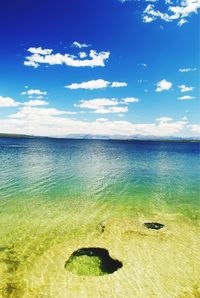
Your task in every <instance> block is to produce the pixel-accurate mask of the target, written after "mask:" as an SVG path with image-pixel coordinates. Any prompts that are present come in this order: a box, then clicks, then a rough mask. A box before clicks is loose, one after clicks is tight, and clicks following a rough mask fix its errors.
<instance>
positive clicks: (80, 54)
mask: <svg viewBox="0 0 200 298" xmlns="http://www.w3.org/2000/svg"><path fill="white" fill-rule="evenodd" d="M79 57H80V58H81V59H84V58H86V57H87V54H86V53H85V52H80V53H79Z"/></svg>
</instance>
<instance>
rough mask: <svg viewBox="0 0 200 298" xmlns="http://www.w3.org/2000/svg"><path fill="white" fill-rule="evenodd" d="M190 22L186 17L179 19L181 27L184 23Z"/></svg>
mask: <svg viewBox="0 0 200 298" xmlns="http://www.w3.org/2000/svg"><path fill="white" fill-rule="evenodd" d="M186 23H188V21H187V20H186V19H180V21H178V23H177V25H178V26H179V27H181V26H183V25H184V24H186Z"/></svg>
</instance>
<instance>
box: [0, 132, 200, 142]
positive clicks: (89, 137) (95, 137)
mask: <svg viewBox="0 0 200 298" xmlns="http://www.w3.org/2000/svg"><path fill="white" fill-rule="evenodd" d="M0 138H52V139H85V140H129V141H134V140H135V141H174V142H200V137H188V138H183V137H174V136H168V137H158V136H143V135H132V136H129V137H127V136H120V135H113V136H107V135H82V134H70V135H66V136H63V137H56V136H55V137H47V136H43V137H42V136H31V135H23V134H8V133H0Z"/></svg>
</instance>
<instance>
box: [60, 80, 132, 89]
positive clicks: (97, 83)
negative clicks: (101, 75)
mask: <svg viewBox="0 0 200 298" xmlns="http://www.w3.org/2000/svg"><path fill="white" fill-rule="evenodd" d="M125 86H127V83H125V82H112V83H111V82H109V81H105V80H102V79H98V80H91V81H87V82H82V83H72V84H70V85H67V86H65V88H68V89H71V90H74V89H89V90H94V89H101V88H107V87H125Z"/></svg>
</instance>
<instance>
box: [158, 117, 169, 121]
mask: <svg viewBox="0 0 200 298" xmlns="http://www.w3.org/2000/svg"><path fill="white" fill-rule="evenodd" d="M156 121H159V122H170V121H173V119H172V118H170V117H160V118H157V119H156Z"/></svg>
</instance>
